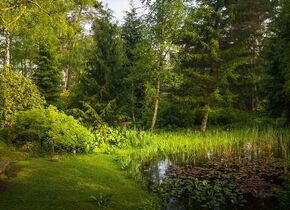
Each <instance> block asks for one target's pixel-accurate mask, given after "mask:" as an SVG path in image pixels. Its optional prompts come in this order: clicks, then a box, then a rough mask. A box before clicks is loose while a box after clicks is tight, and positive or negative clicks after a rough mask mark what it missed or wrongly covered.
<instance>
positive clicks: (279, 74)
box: [264, 0, 290, 122]
mask: <svg viewBox="0 0 290 210" xmlns="http://www.w3.org/2000/svg"><path fill="white" fill-rule="evenodd" d="M279 6H280V9H277V10H278V12H277V14H276V16H275V17H274V18H273V22H272V23H271V25H270V29H271V30H270V32H271V36H270V37H269V38H268V40H267V42H266V47H265V49H264V53H265V60H266V70H267V76H268V78H266V87H267V88H266V89H267V95H268V99H269V110H270V111H271V114H272V115H273V116H275V117H284V118H286V119H287V121H288V122H290V108H289V107H290V100H289V98H290V73H289V72H290V71H289V68H290V60H289V52H290V51H289V49H290V41H289V36H290V30H289V27H288V26H289V24H290V18H289V14H290V2H289V1H288V0H282V1H280V5H279Z"/></svg>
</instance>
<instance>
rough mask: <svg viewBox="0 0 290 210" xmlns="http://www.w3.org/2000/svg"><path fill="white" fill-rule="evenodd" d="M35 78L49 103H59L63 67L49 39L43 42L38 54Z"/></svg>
mask: <svg viewBox="0 0 290 210" xmlns="http://www.w3.org/2000/svg"><path fill="white" fill-rule="evenodd" d="M35 59H36V61H35V63H36V65H37V67H36V69H35V71H34V74H33V80H34V82H35V84H36V85H37V86H38V88H39V90H40V92H41V94H42V95H43V96H44V98H45V100H46V101H47V103H48V104H53V105H56V106H57V105H58V103H59V99H60V93H61V87H62V75H61V72H62V71H61V69H60V65H59V62H58V58H57V52H56V50H55V48H54V46H52V44H51V43H50V42H49V41H48V42H47V43H41V44H40V45H39V49H38V55H37V56H36V58H35Z"/></svg>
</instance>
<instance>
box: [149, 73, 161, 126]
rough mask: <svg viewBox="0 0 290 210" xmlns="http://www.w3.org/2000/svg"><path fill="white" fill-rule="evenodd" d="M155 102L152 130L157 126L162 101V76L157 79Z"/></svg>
mask: <svg viewBox="0 0 290 210" xmlns="http://www.w3.org/2000/svg"><path fill="white" fill-rule="evenodd" d="M155 94H156V95H155V102H154V113H153V117H152V122H151V127H150V130H153V129H154V128H155V125H156V120H157V114H158V109H159V100H160V75H158V76H157V78H156V93H155Z"/></svg>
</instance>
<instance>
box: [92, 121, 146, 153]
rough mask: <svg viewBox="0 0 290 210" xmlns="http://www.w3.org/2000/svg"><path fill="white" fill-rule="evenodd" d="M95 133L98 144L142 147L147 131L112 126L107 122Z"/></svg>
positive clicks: (103, 145) (118, 146) (117, 146)
mask: <svg viewBox="0 0 290 210" xmlns="http://www.w3.org/2000/svg"><path fill="white" fill-rule="evenodd" d="M94 134H95V138H96V142H97V144H98V145H99V146H100V147H106V148H108V147H111V148H125V147H130V146H131V147H141V146H142V145H143V144H144V142H145V137H146V136H145V135H146V134H145V132H141V131H137V130H131V129H126V128H112V127H109V126H108V125H106V124H100V125H99V126H98V128H97V129H96V130H95V131H94Z"/></svg>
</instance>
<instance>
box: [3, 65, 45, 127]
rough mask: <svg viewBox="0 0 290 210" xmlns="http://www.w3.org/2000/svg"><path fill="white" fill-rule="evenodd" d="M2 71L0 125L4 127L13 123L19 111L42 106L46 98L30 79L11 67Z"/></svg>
mask: <svg viewBox="0 0 290 210" xmlns="http://www.w3.org/2000/svg"><path fill="white" fill-rule="evenodd" d="M0 72H1V73H0V127H4V126H9V125H11V124H12V122H13V116H14V114H15V113H16V112H17V111H24V110H28V109H30V108H32V107H38V108H40V107H42V106H43V105H44V99H43V98H42V97H41V96H40V93H39V91H38V89H37V87H36V85H34V84H33V83H32V81H31V80H30V79H28V78H25V77H24V76H22V75H21V74H19V73H17V72H13V71H12V70H9V69H3V70H1V71H0Z"/></svg>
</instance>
